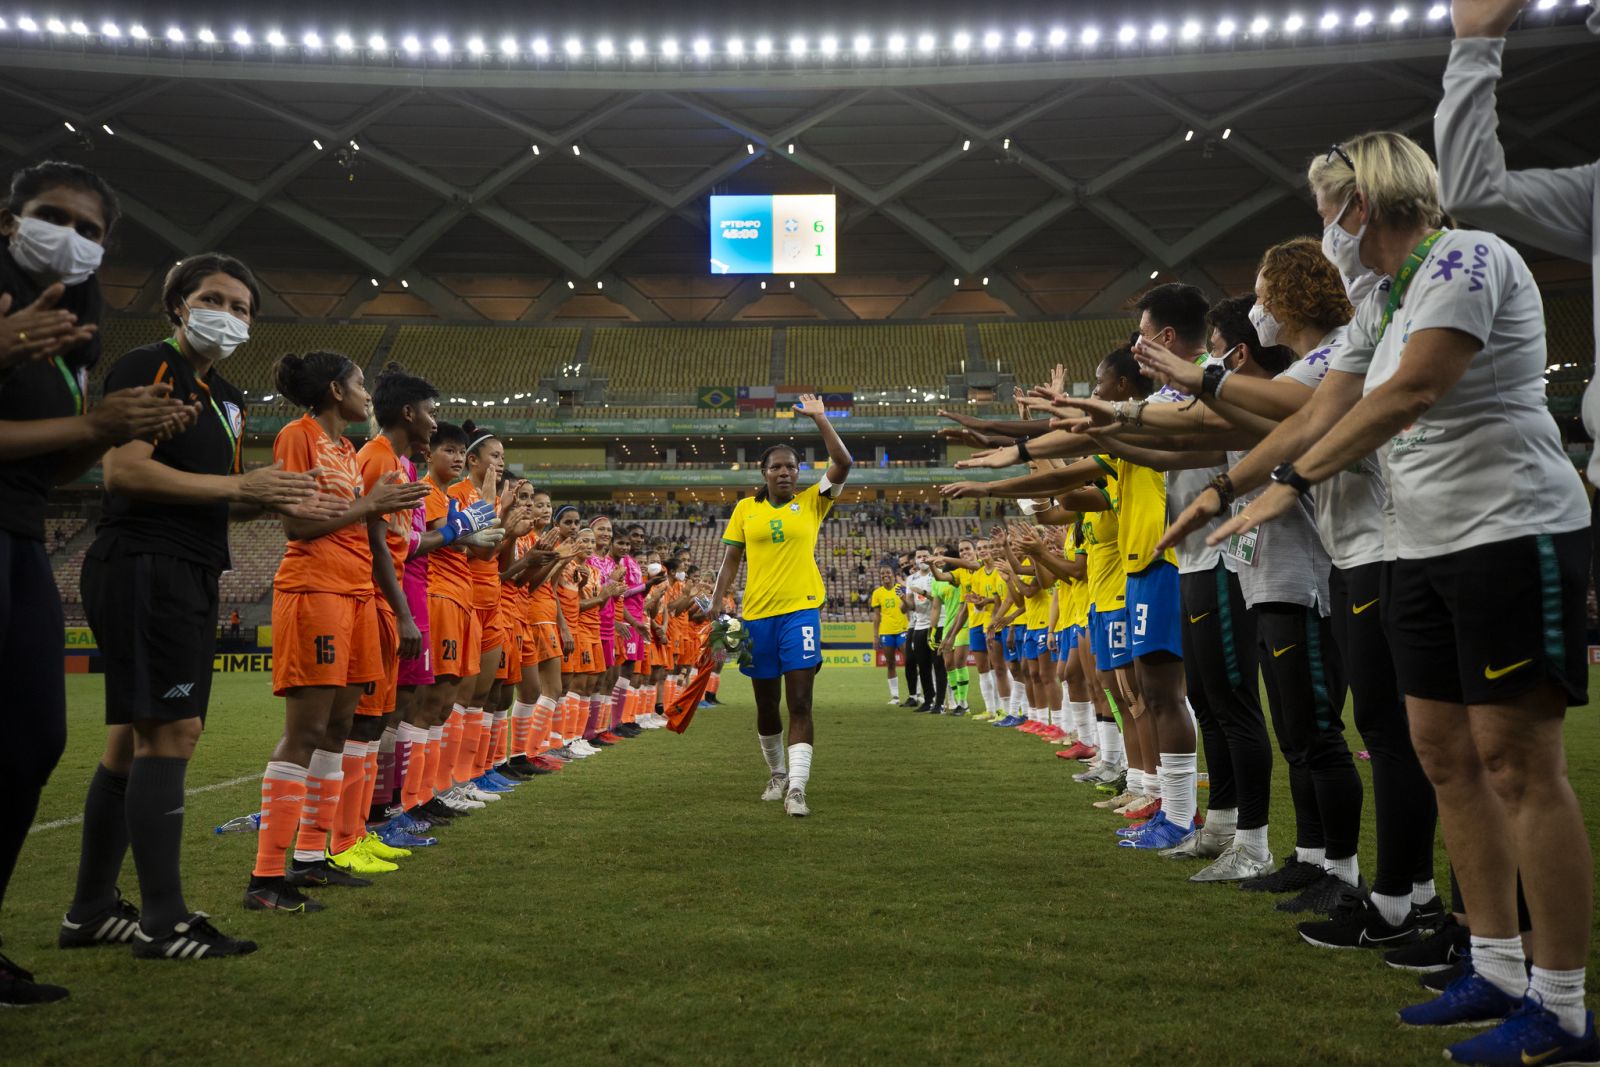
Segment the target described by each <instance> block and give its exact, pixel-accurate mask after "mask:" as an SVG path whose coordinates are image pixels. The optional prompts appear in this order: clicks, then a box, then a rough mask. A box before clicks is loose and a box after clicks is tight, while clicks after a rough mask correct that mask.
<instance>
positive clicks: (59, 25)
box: [44, 19, 172, 36]
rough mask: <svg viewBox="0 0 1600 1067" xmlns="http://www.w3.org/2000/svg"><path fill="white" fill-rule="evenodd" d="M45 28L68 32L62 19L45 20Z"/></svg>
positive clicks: (169, 33)
mask: <svg viewBox="0 0 1600 1067" xmlns="http://www.w3.org/2000/svg"><path fill="white" fill-rule="evenodd" d="M44 28H45V29H47V30H49V31H50V32H51V33H66V32H67V24H66V23H65V22H62V21H61V20H60V19H46V20H45V24H44ZM171 32H172V31H170V30H168V31H167V33H168V36H170V35H171Z"/></svg>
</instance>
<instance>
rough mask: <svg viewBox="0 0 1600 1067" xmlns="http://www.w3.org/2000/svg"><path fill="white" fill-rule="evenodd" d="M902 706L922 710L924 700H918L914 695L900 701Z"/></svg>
mask: <svg viewBox="0 0 1600 1067" xmlns="http://www.w3.org/2000/svg"><path fill="white" fill-rule="evenodd" d="M900 706H901V707H902V708H916V709H918V710H919V711H920V710H921V709H922V701H920V700H918V699H917V698H916V696H915V695H912V696H908V697H906V698H905V699H904V700H902V701H901V702H900Z"/></svg>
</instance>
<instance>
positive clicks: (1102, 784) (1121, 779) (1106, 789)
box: [1094, 767, 1128, 797]
mask: <svg viewBox="0 0 1600 1067" xmlns="http://www.w3.org/2000/svg"><path fill="white" fill-rule="evenodd" d="M1094 791H1095V792H1096V793H1103V794H1105V795H1106V796H1108V797H1114V796H1116V795H1117V794H1118V793H1126V792H1127V791H1128V770H1127V768H1126V767H1124V768H1123V769H1121V770H1119V771H1118V772H1117V776H1116V777H1115V778H1112V779H1104V778H1102V780H1101V781H1098V782H1096V783H1095V784H1094Z"/></svg>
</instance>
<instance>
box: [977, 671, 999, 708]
mask: <svg viewBox="0 0 1600 1067" xmlns="http://www.w3.org/2000/svg"><path fill="white" fill-rule="evenodd" d="M978 694H979V695H980V696H982V697H983V710H984V711H988V710H989V709H990V708H992V707H994V706H995V699H994V675H993V674H980V675H978Z"/></svg>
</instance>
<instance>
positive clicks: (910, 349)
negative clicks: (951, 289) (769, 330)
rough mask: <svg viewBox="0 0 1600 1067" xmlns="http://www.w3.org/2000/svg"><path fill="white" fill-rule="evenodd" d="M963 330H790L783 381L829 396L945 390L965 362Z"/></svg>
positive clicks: (943, 327) (917, 327)
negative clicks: (948, 379)
mask: <svg viewBox="0 0 1600 1067" xmlns="http://www.w3.org/2000/svg"><path fill="white" fill-rule="evenodd" d="M966 354H967V344H966V334H965V331H964V329H963V327H961V326H958V325H943V324H941V325H933V326H924V325H906V326H791V327H789V330H788V337H787V339H786V344H785V352H784V380H785V381H787V382H790V383H792V384H794V385H800V386H806V387H810V388H815V389H822V390H827V391H830V392H831V391H835V390H837V391H852V392H853V391H859V390H862V389H889V388H900V389H904V388H907V387H912V388H922V387H926V388H929V389H935V390H940V389H943V388H944V384H945V381H944V379H945V375H947V374H957V373H960V370H961V361H962V360H963V359H964V358H965V357H966Z"/></svg>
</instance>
